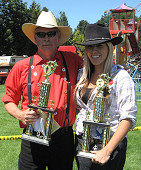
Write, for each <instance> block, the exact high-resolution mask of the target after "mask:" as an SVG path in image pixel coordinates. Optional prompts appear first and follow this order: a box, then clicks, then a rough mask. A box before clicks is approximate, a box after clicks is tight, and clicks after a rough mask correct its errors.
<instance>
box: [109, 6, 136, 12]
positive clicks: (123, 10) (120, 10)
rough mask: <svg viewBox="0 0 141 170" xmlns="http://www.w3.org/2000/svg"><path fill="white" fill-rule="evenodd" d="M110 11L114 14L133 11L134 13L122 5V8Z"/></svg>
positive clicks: (131, 9)
mask: <svg viewBox="0 0 141 170" xmlns="http://www.w3.org/2000/svg"><path fill="white" fill-rule="evenodd" d="M110 11H111V12H113V13H120V12H131V11H133V8H129V7H128V6H126V5H124V4H122V5H121V6H119V7H117V8H115V9H110Z"/></svg>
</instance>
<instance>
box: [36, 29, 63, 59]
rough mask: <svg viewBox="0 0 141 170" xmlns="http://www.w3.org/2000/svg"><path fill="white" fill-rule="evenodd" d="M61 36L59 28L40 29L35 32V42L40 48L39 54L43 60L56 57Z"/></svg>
mask: <svg viewBox="0 0 141 170" xmlns="http://www.w3.org/2000/svg"><path fill="white" fill-rule="evenodd" d="M60 37H61V34H60V32H59V30H58V29H57V28H42V27H38V28H37V29H36V30H35V42H36V44H37V47H38V54H39V55H40V56H41V57H42V58H43V59H51V58H53V57H54V55H55V53H56V51H57V47H58V44H59V40H60Z"/></svg>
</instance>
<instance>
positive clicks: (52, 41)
mask: <svg viewBox="0 0 141 170" xmlns="http://www.w3.org/2000/svg"><path fill="white" fill-rule="evenodd" d="M22 30H23V32H24V33H25V35H26V36H27V37H28V38H29V39H30V40H31V41H32V42H33V43H34V44H36V45H37V48H38V50H37V53H36V54H35V55H34V56H33V58H32V59H33V63H32V64H31V66H29V63H30V61H31V57H28V58H26V59H24V60H22V61H19V62H17V63H16V64H15V65H14V67H13V68H12V70H11V72H10V73H9V75H8V77H7V80H6V82H5V87H6V92H5V95H4V96H3V98H2V101H3V102H4V104H5V108H6V110H7V112H8V113H9V114H10V115H12V116H13V117H15V118H16V119H18V120H19V121H20V127H21V128H24V131H25V130H26V125H35V124H36V122H37V120H38V119H39V118H40V114H39V113H38V112H37V111H36V110H30V109H29V108H28V104H29V96H28V93H29V91H28V85H30V84H31V96H32V97H33V96H35V97H36V101H35V104H36V105H37V104H38V100H39V93H40V86H41V82H42V81H44V80H45V77H44V76H43V75H44V72H43V66H44V65H45V64H46V63H47V62H48V61H55V60H56V62H57V65H58V66H57V68H56V70H55V72H54V73H53V74H51V75H50V76H49V82H50V83H51V90H50V95H49V103H48V108H49V109H50V108H51V107H52V106H51V102H50V101H51V100H53V101H54V102H55V103H54V106H53V109H54V110H56V114H55V115H54V120H55V121H56V122H57V123H58V124H59V126H60V128H59V129H58V130H56V131H55V132H54V133H53V134H52V135H51V141H50V145H49V147H48V146H44V145H41V144H37V143H33V142H30V141H27V140H24V139H22V143H21V152H20V155H19V170H31V169H32V170H34V169H38V170H39V169H40V170H43V169H46V167H47V166H48V170H72V167H73V159H74V135H73V129H72V126H73V124H74V121H75V106H74V103H73V90H74V87H75V84H76V79H77V72H78V70H79V69H80V68H81V67H82V63H83V61H82V59H81V58H80V57H79V55H77V54H75V53H72V52H60V51H58V47H59V46H60V45H63V44H64V43H65V42H66V41H67V40H68V39H69V37H70V34H71V31H72V29H71V28H70V27H68V26H58V25H57V22H56V19H55V17H54V15H53V13H52V12H51V11H49V12H45V11H42V12H41V14H40V15H39V17H38V19H37V23H36V24H32V23H25V24H23V26H22ZM64 61H65V62H64ZM65 63H66V64H65ZM29 67H30V68H31V82H29V83H28V76H29V75H28V74H29ZM67 70H68V74H67ZM69 79H70V80H69ZM68 81H70V88H67V83H68ZM21 96H22V107H21V109H19V108H18V104H19V101H20V100H21ZM35 129H36V128H35ZM35 132H36V131H35Z"/></svg>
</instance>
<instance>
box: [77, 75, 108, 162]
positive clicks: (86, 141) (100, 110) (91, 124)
mask: <svg viewBox="0 0 141 170" xmlns="http://www.w3.org/2000/svg"><path fill="white" fill-rule="evenodd" d="M109 80H110V77H109V76H108V74H101V75H100V76H99V78H98V79H97V82H96V86H97V89H98V90H97V94H96V97H95V98H94V110H93V116H90V114H91V113H90V112H89V111H87V115H86V121H83V126H84V132H83V138H82V139H83V141H82V149H81V151H80V152H79V153H78V154H77V156H80V157H85V158H90V159H92V158H93V157H94V155H95V154H92V153H90V151H98V150H101V149H102V148H103V147H105V146H106V144H107V143H108V141H109V136H110V123H109V120H110V116H109V114H107V118H106V119H107V121H106V122H104V106H105V104H106V100H107V98H106V95H108V94H109V89H108V83H109ZM91 119H92V120H91Z"/></svg>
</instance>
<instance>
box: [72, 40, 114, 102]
mask: <svg viewBox="0 0 141 170" xmlns="http://www.w3.org/2000/svg"><path fill="white" fill-rule="evenodd" d="M106 44H107V46H108V56H107V58H106V61H105V65H104V71H103V73H104V74H107V73H110V71H111V68H112V64H113V45H112V43H111V42H108V43H106ZM94 70H95V67H94V65H93V64H92V63H91V61H90V59H89V58H88V56H87V54H86V53H85V54H84V66H83V74H82V76H81V78H80V80H79V81H78V83H77V84H76V86H75V89H74V103H75V104H76V100H75V99H76V92H77V89H78V86H79V85H81V84H85V85H84V88H86V87H87V86H88V84H89V82H90V80H91V76H92V73H94ZM82 90H83V89H82Z"/></svg>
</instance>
